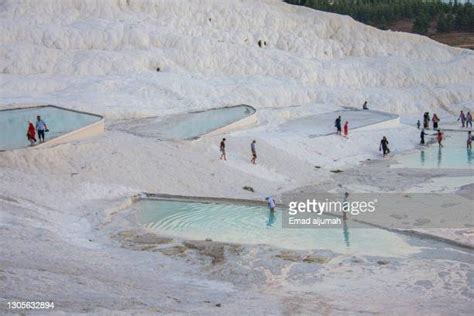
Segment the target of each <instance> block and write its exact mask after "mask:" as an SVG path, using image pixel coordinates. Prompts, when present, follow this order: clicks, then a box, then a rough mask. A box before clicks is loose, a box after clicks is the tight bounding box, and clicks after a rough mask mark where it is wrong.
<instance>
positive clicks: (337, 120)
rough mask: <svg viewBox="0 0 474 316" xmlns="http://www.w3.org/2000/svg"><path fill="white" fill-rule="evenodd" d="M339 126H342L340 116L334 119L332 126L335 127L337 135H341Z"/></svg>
mask: <svg viewBox="0 0 474 316" xmlns="http://www.w3.org/2000/svg"><path fill="white" fill-rule="evenodd" d="M341 124H342V123H341V116H339V117H338V118H337V119H336V121H335V122H334V126H335V127H336V129H337V135H341V130H342V128H341Z"/></svg>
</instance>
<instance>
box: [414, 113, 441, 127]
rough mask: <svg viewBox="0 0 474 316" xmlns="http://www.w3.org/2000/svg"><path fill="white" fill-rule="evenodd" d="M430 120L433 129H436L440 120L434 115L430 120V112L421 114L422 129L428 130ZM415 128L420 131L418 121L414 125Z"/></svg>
mask: <svg viewBox="0 0 474 316" xmlns="http://www.w3.org/2000/svg"><path fill="white" fill-rule="evenodd" d="M430 120H431V122H432V123H433V129H438V124H439V122H440V121H441V120H440V118H439V117H438V115H436V113H434V114H433V117H432V118H431V119H430V112H425V114H423V128H425V129H429V128H430ZM416 126H417V127H418V129H420V127H421V123H420V120H418V122H417V123H416Z"/></svg>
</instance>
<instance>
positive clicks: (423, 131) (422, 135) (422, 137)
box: [420, 128, 425, 145]
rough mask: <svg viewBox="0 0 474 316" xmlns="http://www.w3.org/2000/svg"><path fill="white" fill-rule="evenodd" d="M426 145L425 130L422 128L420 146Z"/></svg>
mask: <svg viewBox="0 0 474 316" xmlns="http://www.w3.org/2000/svg"><path fill="white" fill-rule="evenodd" d="M424 144H425V129H424V128H422V129H421V133H420V145H424Z"/></svg>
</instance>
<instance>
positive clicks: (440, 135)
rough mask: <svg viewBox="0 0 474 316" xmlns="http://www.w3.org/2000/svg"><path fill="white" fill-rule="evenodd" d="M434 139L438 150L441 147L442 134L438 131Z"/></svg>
mask: <svg viewBox="0 0 474 316" xmlns="http://www.w3.org/2000/svg"><path fill="white" fill-rule="evenodd" d="M436 139H437V140H438V145H439V148H441V147H443V144H442V143H441V142H442V141H443V133H441V130H440V129H439V130H438V133H437V134H436Z"/></svg>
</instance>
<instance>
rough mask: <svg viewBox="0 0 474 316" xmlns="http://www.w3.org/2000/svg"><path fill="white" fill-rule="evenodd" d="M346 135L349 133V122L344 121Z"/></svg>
mask: <svg viewBox="0 0 474 316" xmlns="http://www.w3.org/2000/svg"><path fill="white" fill-rule="evenodd" d="M347 135H349V122H348V121H346V122H345V123H344V137H347Z"/></svg>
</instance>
